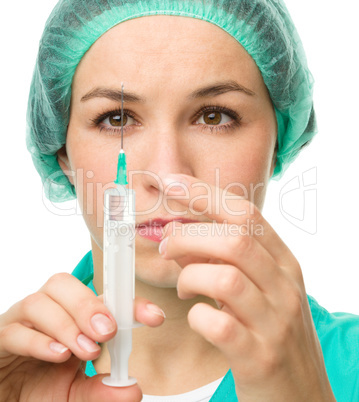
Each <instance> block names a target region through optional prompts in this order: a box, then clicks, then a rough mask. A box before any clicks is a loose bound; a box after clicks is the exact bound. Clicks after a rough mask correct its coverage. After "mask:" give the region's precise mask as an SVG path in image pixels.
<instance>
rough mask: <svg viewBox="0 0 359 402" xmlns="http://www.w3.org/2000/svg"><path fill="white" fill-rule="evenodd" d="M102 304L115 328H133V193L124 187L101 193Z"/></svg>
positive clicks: (134, 232)
mask: <svg viewBox="0 0 359 402" xmlns="http://www.w3.org/2000/svg"><path fill="white" fill-rule="evenodd" d="M104 199H105V205H104V244H103V248H104V250H103V251H104V303H105V305H106V306H107V307H108V309H109V310H110V311H111V313H112V314H113V316H114V318H115V319H116V322H117V325H118V327H119V329H121V328H122V329H125V328H132V326H133V300H134V297H135V294H134V273H135V234H136V229H135V192H134V191H133V190H130V189H127V188H125V187H124V186H117V187H116V188H111V189H108V190H106V191H105V198H104Z"/></svg>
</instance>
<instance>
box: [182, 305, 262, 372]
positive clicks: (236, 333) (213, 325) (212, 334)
mask: <svg viewBox="0 0 359 402" xmlns="http://www.w3.org/2000/svg"><path fill="white" fill-rule="evenodd" d="M188 322H189V325H190V327H191V328H192V329H193V330H194V331H196V332H197V333H198V334H200V335H201V336H203V338H205V339H206V340H207V341H208V342H210V343H211V344H212V345H214V346H216V347H217V348H218V349H220V350H221V351H222V352H223V353H224V355H225V356H226V357H227V358H228V359H229V361H232V362H234V363H232V364H231V367H232V369H233V368H234V367H235V366H236V365H237V364H238V363H239V364H240V360H239V359H242V360H241V361H246V359H248V358H249V357H250V354H251V351H253V347H254V345H255V342H254V341H255V338H254V336H253V335H252V333H251V331H249V330H248V329H247V328H245V326H244V325H243V324H241V322H240V321H238V320H237V319H236V318H234V317H233V316H231V315H230V314H228V313H225V312H223V311H219V310H216V309H215V308H213V307H212V306H210V305H208V304H206V303H198V304H195V305H194V306H193V307H192V309H191V310H190V311H189V313H188Z"/></svg>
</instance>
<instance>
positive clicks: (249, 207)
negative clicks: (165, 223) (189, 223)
mask: <svg viewBox="0 0 359 402" xmlns="http://www.w3.org/2000/svg"><path fill="white" fill-rule="evenodd" d="M162 181H163V183H164V185H165V186H164V192H165V194H166V195H169V196H171V195H172V196H177V197H176V200H177V201H178V202H179V203H181V204H182V205H185V206H187V207H188V208H189V210H190V212H191V213H192V215H196V216H198V215H204V216H206V217H208V218H209V219H210V220H211V221H212V222H213V221H217V222H220V223H222V222H228V223H236V224H238V225H239V226H240V227H241V228H242V231H243V232H249V233H250V235H251V236H253V237H255V238H256V239H257V240H258V241H259V242H260V243H261V244H262V246H263V247H264V248H266V249H267V250H268V251H269V252H270V253H271V254H272V256H273V258H274V259H275V261H276V262H277V263H278V264H279V265H284V264H285V263H287V262H288V260H290V261H294V260H295V258H294V256H293V254H292V253H291V251H290V250H289V248H288V247H287V246H286V244H285V243H284V242H283V240H282V239H281V238H280V237H279V235H278V234H277V233H276V232H275V231H274V229H273V228H272V227H271V225H270V224H269V223H268V222H267V221H266V220H265V219H264V217H263V215H262V214H261V212H260V211H259V209H258V208H257V207H256V206H255V204H254V203H253V202H251V201H249V200H248V194H247V197H246V198H247V199H244V197H242V196H238V195H237V194H234V193H230V192H229V191H227V190H223V189H222V188H220V187H217V186H215V185H212V184H209V183H207V182H203V181H201V180H198V179H197V178H195V177H192V176H189V175H185V174H176V175H173V174H171V175H168V176H166V177H164V178H162ZM174 183H177V184H179V185H180V187H181V188H182V190H181V191H180V192H177V193H176V192H175V191H173V190H174V189H175V187H174V186H173V184H174ZM227 187H228V186H227ZM161 189H162V188H160V190H161ZM184 193H186V196H185V197H183V194H184ZM179 195H182V196H179ZM252 198H254V197H252V196H251V197H250V198H249V199H252Z"/></svg>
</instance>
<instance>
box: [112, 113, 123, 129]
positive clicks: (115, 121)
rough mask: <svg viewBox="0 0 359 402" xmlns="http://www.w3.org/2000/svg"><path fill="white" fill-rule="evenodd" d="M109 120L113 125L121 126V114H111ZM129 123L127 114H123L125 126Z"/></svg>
mask: <svg viewBox="0 0 359 402" xmlns="http://www.w3.org/2000/svg"><path fill="white" fill-rule="evenodd" d="M108 121H109V123H110V125H111V126H113V127H121V115H120V114H119V115H113V116H109V118H108ZM126 123H127V116H126V115H125V114H124V115H123V125H124V126H125V125H126Z"/></svg>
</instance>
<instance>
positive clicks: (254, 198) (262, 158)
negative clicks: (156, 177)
mask: <svg viewBox="0 0 359 402" xmlns="http://www.w3.org/2000/svg"><path fill="white" fill-rule="evenodd" d="M273 133H274V131H273V128H272V127H261V128H259V127H258V129H257V130H256V131H255V132H252V133H251V136H248V138H246V139H243V140H242V141H238V143H236V144H233V145H232V147H231V148H230V149H228V150H227V153H226V156H225V158H224V157H223V158H222V159H221V160H222V161H223V162H222V163H220V164H219V167H220V168H219V169H220V187H222V188H226V190H227V191H229V192H231V193H234V194H236V195H239V196H242V197H244V198H245V199H248V200H250V201H251V202H253V203H254V204H255V205H256V206H257V207H258V208H259V209H261V208H262V207H263V203H264V197H265V192H266V188H267V185H268V181H269V178H270V169H271V164H272V157H273V149H274V141H275V139H274V137H275V136H274V135H273ZM252 134H253V135H252Z"/></svg>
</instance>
